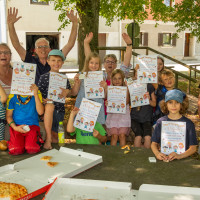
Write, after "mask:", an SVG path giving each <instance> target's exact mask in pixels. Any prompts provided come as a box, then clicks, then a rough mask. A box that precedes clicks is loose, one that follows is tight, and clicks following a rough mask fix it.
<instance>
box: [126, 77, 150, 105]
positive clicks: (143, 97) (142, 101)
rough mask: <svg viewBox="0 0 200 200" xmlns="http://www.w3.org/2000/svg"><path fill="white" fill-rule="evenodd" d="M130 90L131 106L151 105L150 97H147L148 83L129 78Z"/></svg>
mask: <svg viewBox="0 0 200 200" xmlns="http://www.w3.org/2000/svg"><path fill="white" fill-rule="evenodd" d="M127 85H128V90H129V93H130V99H131V108H133V107H138V106H144V105H149V99H148V97H147V94H146V93H147V84H139V83H138V82H137V81H136V80H135V81H133V80H132V79H128V81H127Z"/></svg>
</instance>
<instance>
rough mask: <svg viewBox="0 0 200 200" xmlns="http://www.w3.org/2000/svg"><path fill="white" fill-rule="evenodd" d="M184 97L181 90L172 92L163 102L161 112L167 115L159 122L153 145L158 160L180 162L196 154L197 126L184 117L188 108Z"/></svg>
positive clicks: (153, 136) (167, 94) (168, 93)
mask: <svg viewBox="0 0 200 200" xmlns="http://www.w3.org/2000/svg"><path fill="white" fill-rule="evenodd" d="M184 96H185V94H184V93H183V92H181V91H180V90H176V89H174V90H170V91H168V92H167V93H166V95H165V100H163V101H162V102H161V110H162V112H163V113H165V114H167V115H166V116H164V117H161V118H160V119H159V120H158V121H157V123H156V127H155V130H154V133H153V135H152V144H151V149H152V151H153V153H154V154H155V156H156V158H157V159H158V160H163V161H166V162H169V161H172V160H174V159H178V160H179V159H182V158H186V157H188V156H190V155H192V154H194V153H195V152H196V147H197V138H196V132H195V126H194V124H193V122H192V121H191V120H190V119H188V118H186V117H185V116H183V114H184V113H185V112H186V110H187V108H188V101H187V99H186V98H184ZM160 145H161V152H160V150H159V146H160ZM164 147H165V149H164ZM166 149H167V150H166ZM168 152H169V153H168ZM178 152H180V153H178Z"/></svg>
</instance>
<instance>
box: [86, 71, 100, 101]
mask: <svg viewBox="0 0 200 200" xmlns="http://www.w3.org/2000/svg"><path fill="white" fill-rule="evenodd" d="M101 81H103V71H91V72H88V75H87V76H86V77H85V78H84V85H85V97H86V98H87V99H94V98H104V89H103V87H100V82H101Z"/></svg>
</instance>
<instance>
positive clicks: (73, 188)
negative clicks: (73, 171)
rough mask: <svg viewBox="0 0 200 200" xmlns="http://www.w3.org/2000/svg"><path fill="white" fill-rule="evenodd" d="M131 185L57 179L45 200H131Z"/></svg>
mask: <svg viewBox="0 0 200 200" xmlns="http://www.w3.org/2000/svg"><path fill="white" fill-rule="evenodd" d="M131 186H132V184H131V183H127V182H114V181H100V180H88V179H75V178H73V179H69V178H59V179H57V180H56V181H55V183H54V184H53V185H52V187H51V189H50V190H49V191H48V192H47V194H46V195H45V200H54V199H59V200H86V199H88V200H89V199H91V200H92V199H95V200H97V199H98V200H132V198H131V197H132V192H131Z"/></svg>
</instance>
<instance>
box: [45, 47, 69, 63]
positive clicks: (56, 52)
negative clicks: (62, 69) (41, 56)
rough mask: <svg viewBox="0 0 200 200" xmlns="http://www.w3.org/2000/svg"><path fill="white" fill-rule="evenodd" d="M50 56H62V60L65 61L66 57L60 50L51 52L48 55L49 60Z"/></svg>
mask: <svg viewBox="0 0 200 200" xmlns="http://www.w3.org/2000/svg"><path fill="white" fill-rule="evenodd" d="M49 56H60V57H61V58H62V60H63V61H65V56H64V54H63V52H62V51H60V50H58V49H53V50H51V51H50V52H49V54H48V58H49Z"/></svg>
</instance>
